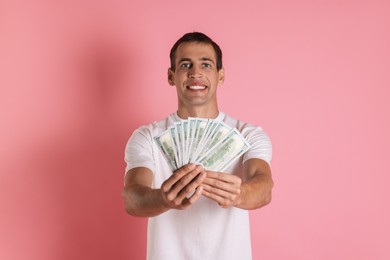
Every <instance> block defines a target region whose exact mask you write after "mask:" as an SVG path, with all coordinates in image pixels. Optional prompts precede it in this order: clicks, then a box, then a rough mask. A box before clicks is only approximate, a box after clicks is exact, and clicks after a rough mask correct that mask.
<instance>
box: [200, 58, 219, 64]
mask: <svg viewBox="0 0 390 260" xmlns="http://www.w3.org/2000/svg"><path fill="white" fill-rule="evenodd" d="M200 60H203V61H210V62H212V63H215V62H214V60H213V59H211V58H209V57H202V58H201V59H200Z"/></svg>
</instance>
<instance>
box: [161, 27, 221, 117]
mask: <svg viewBox="0 0 390 260" xmlns="http://www.w3.org/2000/svg"><path fill="white" fill-rule="evenodd" d="M224 78H225V77H224V69H223V67H222V52H221V49H220V48H219V47H218V45H217V44H216V43H215V42H214V41H212V40H211V39H210V38H209V37H207V36H206V35H204V34H202V33H197V32H195V33H187V34H185V35H184V36H183V37H181V38H180V39H179V40H178V41H177V42H176V43H175V45H174V46H173V47H172V50H171V68H169V69H168V83H169V85H171V86H175V87H176V91H177V95H178V114H179V115H181V116H184V118H185V117H186V116H198V117H199V116H200V117H209V118H213V117H214V116H216V115H218V105H217V88H218V87H219V86H221V85H222V84H223V82H224Z"/></svg>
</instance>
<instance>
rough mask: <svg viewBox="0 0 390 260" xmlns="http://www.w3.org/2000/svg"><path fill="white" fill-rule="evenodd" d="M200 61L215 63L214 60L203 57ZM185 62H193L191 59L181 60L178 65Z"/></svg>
mask: <svg viewBox="0 0 390 260" xmlns="http://www.w3.org/2000/svg"><path fill="white" fill-rule="evenodd" d="M199 60H201V61H210V62H212V63H215V62H214V60H213V59H211V58H208V57H202V58H200V59H199ZM183 61H192V60H191V59H190V58H181V59H180V60H178V63H181V62H183Z"/></svg>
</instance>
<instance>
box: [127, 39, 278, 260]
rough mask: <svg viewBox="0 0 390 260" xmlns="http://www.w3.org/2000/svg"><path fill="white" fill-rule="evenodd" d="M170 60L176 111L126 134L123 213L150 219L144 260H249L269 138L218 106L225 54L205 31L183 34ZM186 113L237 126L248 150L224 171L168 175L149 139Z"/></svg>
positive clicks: (185, 170) (266, 196)
mask: <svg viewBox="0 0 390 260" xmlns="http://www.w3.org/2000/svg"><path fill="white" fill-rule="evenodd" d="M170 58H171V68H169V69H168V82H169V84H170V85H171V86H175V87H176V91H177V97H178V110H177V112H176V113H173V114H171V115H169V116H168V117H167V118H166V119H164V120H160V121H157V122H154V123H153V124H150V125H147V126H142V127H140V128H139V129H137V130H136V131H135V132H134V133H133V135H132V136H131V138H130V140H129V142H128V144H127V146H126V153H125V160H126V162H127V167H126V176H125V187H124V190H123V198H124V202H125V207H126V211H127V212H128V213H129V214H130V215H134V216H142V217H149V221H148V249H147V257H148V259H159V260H161V259H170V260H171V259H202V260H205V259H213V260H215V259H224V260H226V259H235V260H236V259H240V260H244V259H251V243H250V230H249V214H248V210H250V209H256V208H260V207H262V206H264V205H267V204H268V203H269V202H270V200H271V190H272V187H273V181H272V177H271V170H270V166H269V162H270V160H271V153H272V151H271V142H270V140H269V138H268V136H267V135H266V134H265V133H264V132H263V131H262V129H261V128H260V127H256V126H253V125H250V124H247V123H244V122H242V121H238V120H236V119H234V118H232V117H230V116H228V115H226V114H224V113H222V112H220V111H219V110H218V104H217V88H218V87H219V86H220V85H221V84H222V83H223V82H224V69H223V67H222V52H221V50H220V48H219V46H218V45H217V44H216V43H215V42H214V41H212V40H211V39H210V38H209V37H208V36H206V35H204V34H202V33H198V32H194V33H187V34H185V35H184V36H183V37H182V38H180V39H179V40H178V41H177V42H176V43H175V45H174V46H173V47H172V50H171V53H170ZM188 117H199V118H209V119H214V120H217V121H222V122H224V123H226V124H227V125H229V126H230V127H234V128H237V129H238V130H239V131H240V133H241V134H242V135H243V136H244V137H245V139H246V140H247V141H248V142H249V144H250V145H251V148H250V149H249V150H248V151H247V152H246V153H245V154H244V155H242V156H241V157H240V158H239V159H238V160H236V161H235V162H234V163H233V164H232V165H231V166H229V167H228V168H227V169H226V170H225V172H212V171H206V170H205V169H204V168H203V167H202V166H200V165H195V164H192V163H190V164H187V165H185V166H183V167H181V168H180V169H178V170H176V171H174V172H173V173H172V171H171V170H170V168H169V165H168V163H167V161H166V160H165V158H164V156H163V154H162V152H161V151H160V150H159V148H158V147H157V145H156V143H155V142H154V140H153V138H154V137H155V136H157V135H158V134H160V133H162V132H164V131H165V130H167V129H168V127H169V126H170V125H172V124H174V122H179V121H181V120H184V119H187V118H188Z"/></svg>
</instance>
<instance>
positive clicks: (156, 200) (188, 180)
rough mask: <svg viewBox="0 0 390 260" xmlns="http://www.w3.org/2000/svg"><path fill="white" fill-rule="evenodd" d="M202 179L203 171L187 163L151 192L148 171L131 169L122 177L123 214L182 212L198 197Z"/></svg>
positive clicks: (149, 214) (151, 176)
mask: <svg viewBox="0 0 390 260" xmlns="http://www.w3.org/2000/svg"><path fill="white" fill-rule="evenodd" d="M205 178H206V172H205V171H204V169H203V168H202V167H201V166H196V165H194V164H188V165H185V166H183V167H182V168H180V169H178V170H177V171H175V172H174V173H173V174H172V175H171V177H170V178H168V179H167V180H166V181H165V182H164V183H163V184H162V185H161V188H160V189H153V188H151V187H152V181H153V173H152V171H151V170H149V169H148V168H145V167H138V168H134V169H131V170H129V171H128V172H127V174H126V176H125V187H124V189H123V192H122V197H123V200H124V203H125V209H126V212H127V213H128V214H130V215H133V216H139V217H153V216H157V215H159V214H161V213H164V212H166V211H167V210H169V209H185V208H187V207H189V206H190V205H191V204H193V203H194V202H195V201H196V200H198V198H199V197H200V195H201V194H202V187H200V186H199V185H200V184H201V183H202V182H203V180H204V179H205ZM194 191H195V193H194V194H193V195H192V196H191V197H190V198H187V196H188V195H189V194H192V193H193V192H194Z"/></svg>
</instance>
